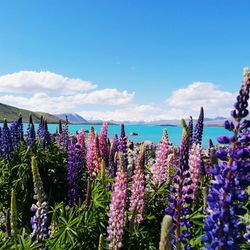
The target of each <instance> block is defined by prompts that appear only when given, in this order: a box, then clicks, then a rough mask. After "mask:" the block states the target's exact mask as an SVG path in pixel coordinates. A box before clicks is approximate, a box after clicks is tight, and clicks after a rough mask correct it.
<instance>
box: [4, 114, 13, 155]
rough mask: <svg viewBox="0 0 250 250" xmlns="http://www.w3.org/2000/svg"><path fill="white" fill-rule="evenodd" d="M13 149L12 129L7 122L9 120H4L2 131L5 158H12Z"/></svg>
mask: <svg viewBox="0 0 250 250" xmlns="http://www.w3.org/2000/svg"><path fill="white" fill-rule="evenodd" d="M12 151H13V145H12V138H11V134H10V130H9V127H8V124H7V120H6V119H5V120H4V124H3V129H2V133H1V155H2V158H3V159H7V158H10V156H11V152H12Z"/></svg>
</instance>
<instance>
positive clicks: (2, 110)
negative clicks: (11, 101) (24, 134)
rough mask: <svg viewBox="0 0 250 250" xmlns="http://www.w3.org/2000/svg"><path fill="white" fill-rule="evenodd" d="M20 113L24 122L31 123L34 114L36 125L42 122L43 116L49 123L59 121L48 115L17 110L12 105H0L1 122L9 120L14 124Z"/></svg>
mask: <svg viewBox="0 0 250 250" xmlns="http://www.w3.org/2000/svg"><path fill="white" fill-rule="evenodd" d="M20 113H21V114H22V117H23V122H28V121H29V115H30V113H32V117H33V122H34V123H39V122H40V118H41V115H43V116H45V118H46V119H47V121H48V123H58V121H59V119H58V118H57V117H55V116H54V115H51V114H48V113H43V112H32V111H30V110H26V109H20V108H16V107H13V106H10V105H6V104H3V103H0V122H3V121H4V119H7V121H8V122H13V121H15V120H16V119H17V118H18V116H19V114H20Z"/></svg>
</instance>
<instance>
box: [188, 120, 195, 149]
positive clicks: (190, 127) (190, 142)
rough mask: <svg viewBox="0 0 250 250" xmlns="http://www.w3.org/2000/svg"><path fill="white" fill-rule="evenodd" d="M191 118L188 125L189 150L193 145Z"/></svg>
mask: <svg viewBox="0 0 250 250" xmlns="http://www.w3.org/2000/svg"><path fill="white" fill-rule="evenodd" d="M193 127H194V124H193V117H192V116H190V119H189V123H188V131H189V148H191V147H192V144H193Z"/></svg>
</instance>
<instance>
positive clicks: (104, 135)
mask: <svg viewBox="0 0 250 250" xmlns="http://www.w3.org/2000/svg"><path fill="white" fill-rule="evenodd" d="M99 148H100V156H101V159H102V160H104V162H105V165H106V166H108V161H109V146H108V124H107V123H106V122H104V123H103V124H102V129H101V134H100V141H99Z"/></svg>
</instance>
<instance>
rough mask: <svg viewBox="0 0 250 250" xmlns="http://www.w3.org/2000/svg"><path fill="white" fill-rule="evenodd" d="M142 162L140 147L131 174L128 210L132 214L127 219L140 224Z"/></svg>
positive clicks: (141, 218)
mask: <svg viewBox="0 0 250 250" xmlns="http://www.w3.org/2000/svg"><path fill="white" fill-rule="evenodd" d="M144 163H145V148H144V146H142V147H141V152H140V156H139V161H138V162H137V163H136V164H135V169H134V174H133V176H132V187H131V197H130V207H129V211H130V212H131V213H132V215H131V216H130V217H129V220H132V219H133V220H134V222H135V223H137V224H140V223H141V222H142V220H143V212H144V205H145V201H144V194H145V193H144V191H145V176H144Z"/></svg>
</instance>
